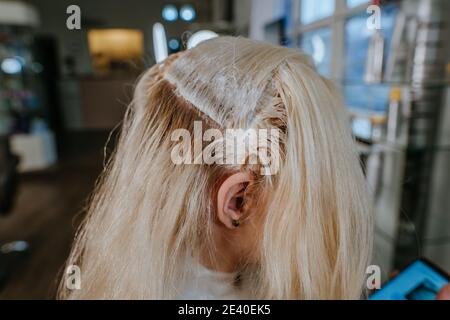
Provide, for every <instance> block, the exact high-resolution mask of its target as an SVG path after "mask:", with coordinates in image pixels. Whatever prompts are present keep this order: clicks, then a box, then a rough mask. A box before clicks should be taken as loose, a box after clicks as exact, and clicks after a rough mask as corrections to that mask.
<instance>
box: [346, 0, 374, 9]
mask: <svg viewBox="0 0 450 320" xmlns="http://www.w3.org/2000/svg"><path fill="white" fill-rule="evenodd" d="M363 3H367V4H369V3H370V1H368V0H347V7H349V8H354V7H357V6H359V5H360V4H363Z"/></svg>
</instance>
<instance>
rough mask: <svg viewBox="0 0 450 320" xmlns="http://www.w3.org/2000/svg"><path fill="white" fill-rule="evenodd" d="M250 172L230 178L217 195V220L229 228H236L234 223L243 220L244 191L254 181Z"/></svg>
mask: <svg viewBox="0 0 450 320" xmlns="http://www.w3.org/2000/svg"><path fill="white" fill-rule="evenodd" d="M252 180H253V179H252V175H251V174H250V173H248V172H238V173H235V174H233V175H231V176H229V177H228V178H227V179H226V180H225V181H224V182H223V183H222V184H221V185H220V188H219V192H218V193H217V218H218V220H219V221H220V222H221V223H222V224H223V225H224V226H225V227H227V228H229V229H234V228H236V226H235V225H233V221H236V220H237V221H239V220H240V219H242V217H243V215H244V212H243V203H244V200H245V199H244V191H245V189H246V188H247V186H248V184H249V183H250V182H251V181H252Z"/></svg>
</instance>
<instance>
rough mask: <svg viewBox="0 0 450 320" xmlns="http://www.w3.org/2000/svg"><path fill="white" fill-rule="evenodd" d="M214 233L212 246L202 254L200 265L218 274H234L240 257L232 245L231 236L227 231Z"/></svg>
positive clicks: (235, 247)
mask: <svg viewBox="0 0 450 320" xmlns="http://www.w3.org/2000/svg"><path fill="white" fill-rule="evenodd" d="M216 228H221V227H216ZM217 231H218V232H214V244H213V246H212V248H211V247H210V248H207V249H206V250H205V251H206V252H202V255H201V264H202V265H203V266H204V267H206V268H208V269H211V270H215V271H219V272H228V273H231V272H236V271H237V269H238V266H239V261H240V256H239V252H238V251H237V246H236V245H234V241H233V239H234V238H235V236H234V237H233V235H230V234H229V232H233V231H228V230H217Z"/></svg>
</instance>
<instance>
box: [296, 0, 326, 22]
mask: <svg viewBox="0 0 450 320" xmlns="http://www.w3.org/2000/svg"><path fill="white" fill-rule="evenodd" d="M334 2H335V0H321V1H317V0H301V6H300V19H301V23H302V24H308V23H311V22H314V21H317V20H320V19H323V18H326V17H328V16H331V15H332V14H333V12H334V8H335V3H334Z"/></svg>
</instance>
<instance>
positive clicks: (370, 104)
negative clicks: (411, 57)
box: [344, 5, 398, 111]
mask: <svg viewBox="0 0 450 320" xmlns="http://www.w3.org/2000/svg"><path fill="white" fill-rule="evenodd" d="M397 11H398V7H397V5H388V6H385V7H383V16H382V20H381V30H380V32H381V34H382V36H383V38H384V40H385V48H384V55H385V58H384V62H386V59H387V55H388V53H389V50H390V44H391V38H392V33H393V31H394V26H395V18H396V15H397ZM367 18H368V15H367V13H366V12H365V11H364V12H362V13H361V14H358V15H355V16H352V17H351V18H349V19H348V20H347V21H346V24H345V50H346V54H345V73H344V96H345V101H346V104H347V106H349V107H352V108H363V109H368V110H373V111H385V110H386V107H387V103H388V97H389V88H390V86H389V85H388V84H375V85H373V84H366V83H364V72H365V66H366V57H367V48H368V45H369V40H370V37H371V36H372V35H373V33H374V30H369V29H368V28H367V25H366V21H367Z"/></svg>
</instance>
